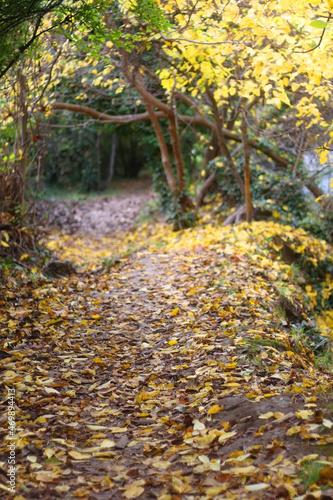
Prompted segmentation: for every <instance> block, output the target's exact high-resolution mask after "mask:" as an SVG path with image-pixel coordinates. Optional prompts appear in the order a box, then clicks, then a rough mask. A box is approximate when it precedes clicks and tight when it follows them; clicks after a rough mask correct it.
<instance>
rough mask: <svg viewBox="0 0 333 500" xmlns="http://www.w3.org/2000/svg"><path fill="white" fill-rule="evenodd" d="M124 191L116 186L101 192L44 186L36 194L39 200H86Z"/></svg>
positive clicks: (114, 194)
mask: <svg viewBox="0 0 333 500" xmlns="http://www.w3.org/2000/svg"><path fill="white" fill-rule="evenodd" d="M122 192H125V189H124V190H121V189H118V188H116V187H108V188H107V189H106V190H105V191H102V192H101V193H97V192H95V191H94V192H91V193H85V192H83V191H81V190H80V188H77V187H76V188H73V189H71V188H65V187H64V188H61V187H58V186H56V187H52V188H51V187H50V186H45V188H44V190H43V191H41V192H40V193H39V195H38V199H39V200H56V201H66V200H71V201H86V200H88V199H89V200H94V199H98V198H104V197H105V196H116V195H119V194H121V193H122Z"/></svg>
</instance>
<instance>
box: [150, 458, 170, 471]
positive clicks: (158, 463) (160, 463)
mask: <svg viewBox="0 0 333 500" xmlns="http://www.w3.org/2000/svg"><path fill="white" fill-rule="evenodd" d="M170 465H171V462H168V461H167V460H155V462H153V463H152V467H155V468H156V469H162V470H164V469H167V468H168V467H169V466H170Z"/></svg>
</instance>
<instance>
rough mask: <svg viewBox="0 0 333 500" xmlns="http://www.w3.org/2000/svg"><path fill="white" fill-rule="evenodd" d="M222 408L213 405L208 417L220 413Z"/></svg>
mask: <svg viewBox="0 0 333 500" xmlns="http://www.w3.org/2000/svg"><path fill="white" fill-rule="evenodd" d="M223 408H224V407H223V406H218V405H213V406H211V407H210V408H209V410H208V412H207V414H208V415H214V413H218V412H219V411H221V410H222V409H223Z"/></svg>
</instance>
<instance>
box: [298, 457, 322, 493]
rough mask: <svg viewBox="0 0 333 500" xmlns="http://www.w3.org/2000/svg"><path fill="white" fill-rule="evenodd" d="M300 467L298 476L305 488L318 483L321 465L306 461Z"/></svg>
mask: <svg viewBox="0 0 333 500" xmlns="http://www.w3.org/2000/svg"><path fill="white" fill-rule="evenodd" d="M302 467H303V469H302V470H301V471H300V476H301V479H302V481H303V484H304V487H305V488H309V487H310V486H312V485H313V484H316V483H318V482H319V481H320V471H321V470H322V469H323V468H324V465H323V464H322V463H320V462H311V461H307V462H304V463H303V464H302Z"/></svg>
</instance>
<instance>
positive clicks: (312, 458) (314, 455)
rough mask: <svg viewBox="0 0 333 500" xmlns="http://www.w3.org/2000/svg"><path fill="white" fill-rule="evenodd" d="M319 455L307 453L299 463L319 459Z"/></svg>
mask: <svg viewBox="0 0 333 500" xmlns="http://www.w3.org/2000/svg"><path fill="white" fill-rule="evenodd" d="M318 457H319V455H318V454H317V453H313V454H312V455H306V456H305V457H302V458H301V459H300V460H298V462H297V465H302V464H303V463H304V462H313V461H314V460H317V458H318Z"/></svg>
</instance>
